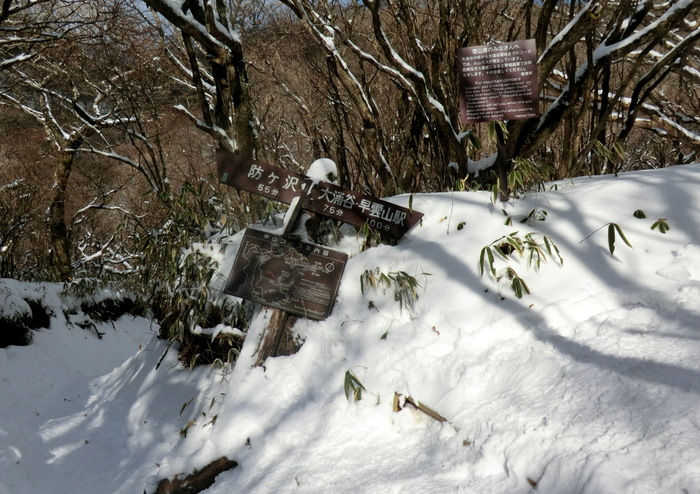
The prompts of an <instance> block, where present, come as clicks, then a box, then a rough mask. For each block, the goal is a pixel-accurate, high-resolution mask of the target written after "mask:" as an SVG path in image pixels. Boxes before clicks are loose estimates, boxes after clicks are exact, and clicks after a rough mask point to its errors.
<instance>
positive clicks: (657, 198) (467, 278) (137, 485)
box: [0, 164, 700, 494]
mask: <svg viewBox="0 0 700 494" xmlns="http://www.w3.org/2000/svg"><path fill="white" fill-rule="evenodd" d="M698 190H700V164H694V165H686V166H678V167H672V168H666V169H659V170H651V171H641V172H630V173H625V174H621V175H619V176H617V177H615V176H612V175H609V176H599V177H593V178H586V177H582V178H577V179H573V180H567V181H563V182H559V183H556V184H549V186H548V190H547V191H546V192H539V193H534V192H533V193H531V194H528V195H526V196H524V197H521V198H518V199H514V200H512V201H511V202H510V203H508V204H500V203H499V204H492V203H491V201H490V196H489V194H488V193H486V192H455V193H440V194H423V195H416V196H414V197H413V199H412V205H413V208H415V209H416V210H419V211H421V212H423V213H424V214H425V216H424V218H423V221H422V223H421V224H419V225H417V226H416V227H414V229H413V230H411V231H410V232H409V233H408V234H407V235H406V236H405V237H404V239H403V240H402V241H401V242H400V243H399V245H397V246H379V247H374V248H371V249H369V250H367V251H365V252H362V253H358V250H359V249H358V247H357V244H358V242H357V241H355V240H353V239H348V240H346V241H345V242H344V243H342V244H341V245H340V246H338V247H337V248H338V249H340V250H344V251H346V252H347V253H349V254H351V255H352V257H351V259H350V260H349V262H348V264H347V267H346V270H345V273H344V277H343V281H342V283H341V287H340V291H339V294H338V298H337V301H336V304H335V307H334V309H333V312H332V314H331V315H330V317H328V318H327V319H326V320H324V321H311V320H300V321H299V322H298V323H297V324H296V326H295V327H294V332H295V333H296V334H297V335H298V337H299V338H300V340H302V341H303V342H304V343H303V345H302V347H301V349H300V351H299V352H298V353H297V354H295V355H292V356H288V357H277V358H272V359H268V361H267V362H266V363H265V366H264V368H254V369H251V366H250V364H251V362H252V359H253V355H252V352H253V350H254V348H255V344H256V339H257V338H259V337H260V334H259V332H260V330H261V328H262V327H263V326H264V324H265V317H266V315H267V313H266V312H265V311H263V312H261V313H260V315H259V316H258V317H257V319H255V320H254V321H253V326H252V327H251V329H250V330H249V333H248V338H247V340H246V344H245V346H244V347H243V350H242V353H241V356H240V358H239V360H238V363H237V365H236V366H235V368H233V369H229V368H224V369H217V368H211V367H199V368H196V369H195V370H193V371H190V370H187V369H185V368H184V367H183V366H182V365H181V364H179V363H178V362H177V359H176V355H175V352H174V351H172V350H171V351H170V352H168V354H167V355H166V357H165V359H164V360H163V363H162V364H161V365H160V367H159V368H158V370H156V363H157V362H158V359H159V358H160V357H161V356H162V354H163V353H164V351H165V349H166V344H165V342H163V341H160V340H157V339H155V338H154V334H155V332H156V330H157V328H156V327H154V326H153V325H151V324H150V322H149V321H147V320H146V319H143V318H134V317H132V316H128V315H126V316H122V317H121V318H120V319H118V320H117V321H116V322H114V323H100V324H98V325H97V329H98V330H99V332H101V333H104V336H103V337H102V338H101V339H98V338H97V336H96V332H94V331H90V330H89V329H80V328H78V327H74V326H69V324H68V322H66V321H67V319H66V318H63V317H59V316H61V314H63V310H62V307H61V304H63V303H65V301H63V300H62V299H61V297H60V296H59V292H60V287H59V286H57V285H28V284H20V283H18V282H14V281H12V280H1V281H0V293H6V294H8V295H7V298H6V300H10V298H11V297H10V294H17V293H20V292H26V291H29V292H33V293H39V292H41V293H43V294H44V295H45V299H46V300H49V301H51V302H52V303H53V304H55V310H54V314H55V316H54V317H53V318H52V320H51V327H50V329H41V330H38V331H36V332H35V333H34V340H33V342H32V344H30V345H29V346H26V347H18V346H10V347H7V348H3V349H0V376H1V379H0V396H2V397H3V398H2V400H0V416H1V417H2V418H3V421H2V423H0V494H17V493H21V494H46V493H49V492H72V493H80V494H105V493H110V494H133V493H141V492H143V491H144V490H145V491H146V492H149V493H150V492H152V491H153V490H154V489H155V486H156V484H157V482H158V481H159V480H160V479H162V478H165V477H170V476H172V475H176V474H179V473H189V472H191V471H192V470H194V469H197V468H201V467H203V466H204V465H206V464H208V463H209V462H211V461H213V460H215V459H217V458H219V457H222V456H226V457H227V458H229V459H233V460H235V461H236V462H237V463H238V466H237V467H236V468H234V469H232V470H230V471H227V472H224V473H222V474H221V475H219V477H218V478H217V481H216V483H215V484H214V485H213V486H212V487H210V488H209V489H208V490H206V491H205V492H207V493H209V494H230V493H238V494H241V493H249V494H253V493H255V494H261V493H270V494H272V493H286V492H299V493H338V494H343V493H347V494H356V493H374V492H385V493H398V492H403V491H406V490H410V492H417V493H445V492H459V493H513V494H515V493H527V492H535V491H537V492H547V493H581V494H583V493H587V494H600V493H615V494H618V493H657V492H669V493H695V492H700V362H699V361H698V358H697V356H698V355H699V354H700V308H699V306H698V300H700V194H698V192H697V191H698ZM391 200H392V201H395V202H397V203H400V204H402V205H407V204H408V201H409V198H408V196H400V197H396V198H392V199H391ZM636 211H643V212H644V214H645V216H646V217H645V218H638V217H636V216H635V214H634V213H635V212H636ZM637 216H641V215H640V214H639V213H637ZM508 218H510V220H509V221H507V219H508ZM658 220H663V221H662V222H661V224H660V225H659V224H658ZM507 222H508V223H510V224H506V223H507ZM611 223H612V224H614V225H617V227H618V228H617V229H616V228H615V227H614V226H613V232H614V233H615V249H614V253H613V254H611V253H610V250H609V239H608V231H609V226H608V225H609V224H611ZM664 225H665V226H667V227H668V231H666V232H665V233H662V232H661V231H660V230H661V229H664V228H660V227H663V226H664ZM652 226H655V228H653V229H652ZM664 230H665V229H664ZM515 232H517V233H515ZM621 232H622V233H623V234H624V237H625V239H626V240H627V241H628V242H629V244H631V247H630V246H628V245H626V243H625V241H624V239H623V238H622V237H621V236H620V233H621ZM530 233H532V234H533V235H532V236H531V237H527V235H528V234H530ZM543 235H546V239H547V241H546V242H545V237H543ZM504 236H506V237H508V236H510V237H509V238H510V239H511V245H513V243H515V244H517V239H520V240H522V241H527V239H528V238H530V239H532V240H533V241H534V242H537V245H539V246H540V250H539V251H534V256H535V257H534V258H533V262H532V263H530V262H528V256H529V255H530V253H531V252H533V251H532V250H531V249H530V250H528V249H527V245H526V246H525V257H522V258H520V257H518V256H517V255H516V254H515V253H512V254H510V255H509V256H508V263H507V264H506V262H505V261H504V260H503V259H500V258H499V257H498V253H497V252H495V250H493V249H495V248H496V247H497V246H499V245H501V244H502V243H503V241H504V240H507V238H505V239H504V238H503V237H504ZM239 239H240V236H235V237H233V238H228V239H224V242H225V243H224V244H223V245H225V246H226V249H225V251H224V252H223V253H222V254H221V257H220V259H219V260H220V261H221V266H220V271H221V273H222V274H223V276H222V277H221V280H222V281H221V283H223V280H224V278H225V275H226V274H227V273H228V271H229V270H230V268H231V263H232V262H233V258H234V256H235V252H236V248H237V245H238V243H237V242H238V241H239ZM492 243H493V244H492ZM547 243H549V246H550V252H548V251H547V248H546V247H547V245H548V244H547ZM487 245H492V246H493V249H492V250H491V252H492V253H495V257H494V269H495V270H496V272H497V273H500V272H501V270H502V269H503V268H505V267H507V266H510V267H511V268H512V270H513V272H511V274H513V273H515V274H516V275H517V276H518V277H519V278H522V280H523V281H524V283H525V285H521V287H522V286H526V287H527V288H528V289H529V292H530V293H529V294H528V293H523V294H522V295H523V296H522V298H518V297H516V296H515V294H514V292H513V290H512V287H511V281H510V280H509V279H508V277H507V275H506V276H505V277H503V278H502V279H501V281H500V282H498V281H496V280H495V279H494V278H493V277H492V276H491V275H490V273H489V266H488V256H486V255H485V256H484V264H483V267H484V268H486V269H485V272H484V274H483V276H482V275H481V273H480V262H479V261H480V256H481V253H482V248H484V247H485V246H487ZM532 245H535V244H532ZM553 247H556V248H557V249H558V253H559V255H560V256H561V259H562V260H563V263H560V262H559V258H558V255H557V252H556V251H555V250H554V248H553ZM501 250H502V251H504V250H505V247H502V248H501ZM538 252H539V253H540V255H541V256H542V257H543V259H542V264H541V266H540V269H539V270H537V269H535V266H534V260H535V259H536V257H537V253H538ZM544 258H546V260H545V259H544ZM376 268H378V270H379V271H374V270H375V269H376ZM368 271H369V272H375V273H376V272H380V273H384V274H387V275H392V276H393V277H394V278H395V279H404V280H405V279H409V278H407V276H408V277H412V278H411V279H415V281H417V282H418V284H419V286H418V288H417V291H416V294H417V299H415V300H414V299H412V298H411V297H409V298H403V299H402V301H403V303H402V304H399V303H398V302H397V301H396V300H395V296H396V292H395V285H393V284H390V285H389V286H387V287H385V288H386V290H383V289H382V287H381V286H379V287H378V288H376V289H375V288H372V287H371V286H368V285H367V284H365V286H364V293H363V287H362V286H361V285H362V283H361V279H362V278H363V273H366V272H368ZM397 273H405V274H404V275H398V274H397ZM366 276H367V275H365V279H367V278H366ZM219 288H221V287H219ZM401 293H406V292H405V291H404V292H401V291H399V295H398V296H399V298H401ZM8 307H9V306H8V305H5V309H4V310H5V312H8V311H9V310H10V309H9V308H8ZM69 328H72V329H69ZM216 329H217V330H219V331H221V330H223V331H226V330H231V329H232V328H221V327H219V328H216ZM348 372H350V373H351V374H348ZM350 375H352V376H354V377H355V379H356V381H354V382H355V383H356V386H357V383H358V382H359V383H361V385H362V386H363V388H364V389H363V391H362V393H361V399H359V400H353V399H348V398H346V395H345V392H344V382H345V381H346V378H347V377H348V376H350ZM397 395H398V408H400V410H399V411H395V409H396V408H397V406H396V403H395V396H397ZM409 397H410V399H409ZM411 402H412V403H414V404H415V405H416V406H412V405H411ZM418 405H421V407H420V408H422V409H423V410H421V409H419V407H418ZM425 407H429V410H432V411H434V412H436V414H437V415H435V414H434V415H433V416H431V415H429V414H427V413H425V410H426V408H425ZM436 418H441V419H444V420H436Z"/></svg>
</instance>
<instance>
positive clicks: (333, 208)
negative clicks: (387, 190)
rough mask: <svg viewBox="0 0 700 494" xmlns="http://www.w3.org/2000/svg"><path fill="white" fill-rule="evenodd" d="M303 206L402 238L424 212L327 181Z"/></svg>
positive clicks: (320, 185)
mask: <svg viewBox="0 0 700 494" xmlns="http://www.w3.org/2000/svg"><path fill="white" fill-rule="evenodd" d="M302 207H303V208H304V209H306V210H309V211H313V212H314V213H318V214H322V215H324V216H328V217H331V218H334V219H336V220H340V221H343V222H345V223H349V224H351V225H355V226H363V225H365V224H366V225H367V226H369V227H370V228H372V229H373V230H376V231H378V232H379V233H381V234H382V235H384V236H387V237H392V238H401V237H402V236H403V234H404V233H406V232H407V231H408V230H410V229H411V227H413V225H415V224H416V223H418V222H419V221H420V219H421V218H422V217H423V213H419V212H418V211H413V210H410V209H407V208H404V207H402V206H397V205H396V204H393V203H391V202H388V201H384V200H382V199H378V198H376V197H374V196H368V195H366V194H359V193H357V192H353V191H352V190H349V189H345V188H343V187H338V186H337V185H333V184H330V183H327V182H321V183H319V184H317V185H315V186H314V187H313V188H312V189H311V191H310V192H309V194H308V195H307V196H306V197H305V199H304V202H303V203H302Z"/></svg>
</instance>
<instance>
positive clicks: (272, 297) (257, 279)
mask: <svg viewBox="0 0 700 494" xmlns="http://www.w3.org/2000/svg"><path fill="white" fill-rule="evenodd" d="M347 259H348V256H347V254H344V253H342V252H337V251H333V250H330V249H328V248H326V247H322V246H318V245H314V244H309V243H306V242H300V241H296V240H292V239H290V238H285V237H282V236H280V235H275V234H272V233H268V232H263V231H259V230H253V229H250V228H249V229H247V230H246V231H245V234H244V236H243V240H242V241H241V246H240V248H239V250H238V255H237V256H236V260H235V262H234V264H233V269H232V270H231V274H230V276H229V279H228V282H227V284H226V288H225V289H224V292H225V293H228V294H230V295H235V296H236V297H241V298H244V299H248V300H253V301H254V302H259V303H261V304H264V305H269V306H271V307H276V308H278V309H282V310H285V311H287V312H290V313H292V314H297V315H300V316H303V317H307V318H310V319H325V318H326V317H328V315H329V314H330V312H331V309H332V308H333V303H334V301H335V297H336V295H337V293H338V287H339V285H340V280H341V278H342V275H343V270H344V269H345V263H346V262H347Z"/></svg>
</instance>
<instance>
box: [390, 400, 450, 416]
mask: <svg viewBox="0 0 700 494" xmlns="http://www.w3.org/2000/svg"><path fill="white" fill-rule="evenodd" d="M402 403H403V404H402ZM406 406H410V407H411V408H414V409H415V410H419V411H421V412H423V413H424V414H426V415H427V416H428V417H430V418H432V419H435V420H437V421H438V422H447V419H446V418H445V417H443V416H442V415H440V414H439V413H437V412H436V411H435V410H433V409H432V408H430V407H428V406H426V405H424V404H423V403H421V402H419V401H416V400H414V399H413V398H411V397H410V396H407V397H406V398H405V399H402V396H401V395H400V394H399V393H394V408H393V410H394V411H395V412H398V411H401V409H402V408H405V407H406Z"/></svg>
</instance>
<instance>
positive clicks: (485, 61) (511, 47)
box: [457, 39, 540, 124]
mask: <svg viewBox="0 0 700 494" xmlns="http://www.w3.org/2000/svg"><path fill="white" fill-rule="evenodd" d="M457 76H458V79H459V106H460V116H461V122H462V124H467V123H475V122H490V121H494V120H523V119H528V118H536V117H539V116H540V111H539V93H538V87H537V48H536V45H535V40H534V39H528V40H520V41H512V42H510V43H494V44H491V45H482V46H470V47H466V48H459V49H458V50H457Z"/></svg>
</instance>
